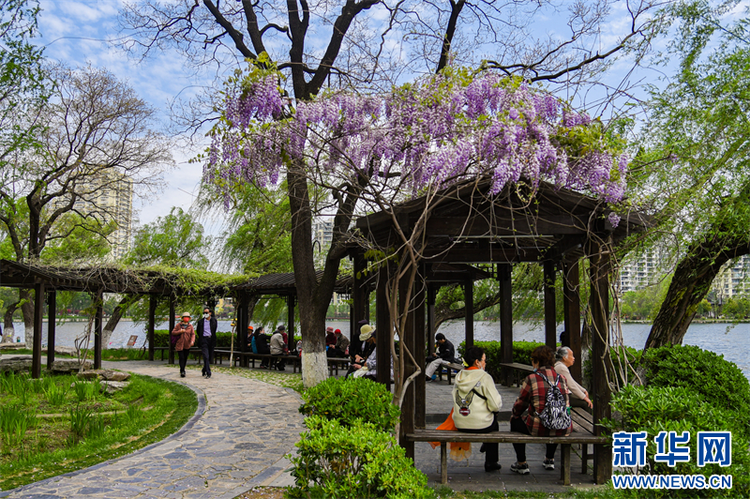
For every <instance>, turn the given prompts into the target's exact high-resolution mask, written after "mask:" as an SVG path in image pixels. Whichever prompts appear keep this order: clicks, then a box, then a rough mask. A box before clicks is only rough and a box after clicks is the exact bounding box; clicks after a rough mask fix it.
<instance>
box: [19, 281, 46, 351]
mask: <svg viewBox="0 0 750 499" xmlns="http://www.w3.org/2000/svg"><path fill="white" fill-rule="evenodd" d="M18 298H19V299H20V300H21V315H23V327H24V340H25V342H26V344H27V345H33V344H34V299H33V298H32V296H31V292H30V290H28V289H19V290H18ZM39 334H41V331H40V332H39Z"/></svg>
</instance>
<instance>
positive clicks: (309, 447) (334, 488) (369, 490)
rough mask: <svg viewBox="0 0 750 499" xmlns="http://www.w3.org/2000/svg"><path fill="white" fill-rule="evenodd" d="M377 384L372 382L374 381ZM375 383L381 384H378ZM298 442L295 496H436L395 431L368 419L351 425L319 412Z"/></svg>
mask: <svg viewBox="0 0 750 499" xmlns="http://www.w3.org/2000/svg"><path fill="white" fill-rule="evenodd" d="M370 383H371V382H370ZM372 384H375V383H372ZM305 424H306V425H307V428H308V431H307V432H304V433H302V435H301V437H302V438H301V439H300V441H299V442H298V443H297V444H296V446H297V449H298V450H297V455H296V456H295V455H290V456H288V457H289V459H290V460H291V462H292V464H293V465H294V470H293V471H292V476H293V477H294V480H295V486H294V487H292V488H290V489H289V491H288V493H289V495H290V496H291V497H326V498H331V499H336V498H342V499H343V498H346V499H348V498H350V497H358V498H372V497H388V498H417V499H419V498H430V497H433V496H434V493H433V491H432V489H429V488H428V487H427V477H426V476H425V475H424V473H422V472H421V471H419V470H417V469H416V468H414V463H413V462H412V460H411V459H408V458H407V457H406V455H405V453H404V449H403V448H401V447H399V445H398V444H397V443H396V440H395V439H394V438H393V436H391V435H389V434H388V433H385V432H383V431H380V430H379V429H378V428H377V427H376V426H374V425H371V424H369V423H362V424H360V425H358V426H352V427H349V426H345V425H342V424H340V423H339V421H337V420H335V419H334V420H328V419H325V418H322V417H319V416H311V417H309V418H307V419H305Z"/></svg>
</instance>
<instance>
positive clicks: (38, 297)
mask: <svg viewBox="0 0 750 499" xmlns="http://www.w3.org/2000/svg"><path fill="white" fill-rule="evenodd" d="M43 321H44V283H41V282H38V283H36V284H35V285H34V341H33V344H32V355H31V377H32V378H34V379H38V378H40V377H41V376H42V324H43Z"/></svg>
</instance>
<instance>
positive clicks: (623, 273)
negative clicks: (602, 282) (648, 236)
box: [620, 249, 664, 293]
mask: <svg viewBox="0 0 750 499" xmlns="http://www.w3.org/2000/svg"><path fill="white" fill-rule="evenodd" d="M663 276H664V265H663V262H662V258H661V254H660V252H659V251H658V250H656V249H649V250H647V251H645V252H644V253H641V254H639V255H637V256H635V257H628V258H627V259H626V260H625V261H623V262H622V264H621V265H620V292H621V293H627V292H628V291H637V290H639V289H643V288H645V287H647V286H650V285H653V284H656V283H657V282H659V280H660V279H661V278H662V277H663Z"/></svg>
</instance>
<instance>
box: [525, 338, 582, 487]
mask: <svg viewBox="0 0 750 499" xmlns="http://www.w3.org/2000/svg"><path fill="white" fill-rule="evenodd" d="M554 363H555V351H554V350H552V349H551V348H550V347H548V346H540V347H537V348H535V349H534V351H533V352H531V364H532V365H533V366H534V372H533V373H531V374H529V375H528V376H527V377H526V379H524V380H523V384H522V385H521V394H520V395H519V396H518V399H516V402H515V403H514V404H513V411H512V416H511V418H510V430H511V431H517V432H519V433H525V434H526V435H532V436H535V437H549V436H564V435H569V434H570V429H571V428H570V426H569V427H568V428H566V429H563V430H550V429H549V428H546V427H545V426H544V425H543V424H542V420H541V419H540V418H539V413H541V412H542V411H543V410H544V405H545V403H546V399H547V389H548V388H549V385H548V384H547V381H549V383H552V384H555V383H556V382H557V383H558V388H559V389H560V392H561V393H562V394H563V396H564V397H565V405H566V407H570V402H569V401H568V386H567V384H566V383H565V378H563V377H562V376H558V374H557V373H556V372H555V370H554V369H553V368H552V366H553V365H554ZM545 378H546V379H547V381H545ZM524 412H526V416H523V414H524ZM513 448H514V449H515V450H516V459H517V461H516V462H515V463H514V464H511V465H510V470H511V471H514V472H516V473H518V474H520V475H527V474H528V473H529V465H528V464H527V463H526V444H513ZM555 450H557V444H547V452H546V454H545V456H546V459H545V460H544V462H543V463H542V464H543V465H544V468H545V469H548V470H554V469H555Z"/></svg>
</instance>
